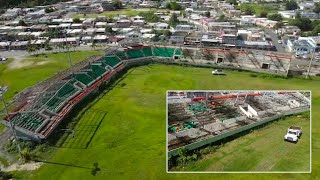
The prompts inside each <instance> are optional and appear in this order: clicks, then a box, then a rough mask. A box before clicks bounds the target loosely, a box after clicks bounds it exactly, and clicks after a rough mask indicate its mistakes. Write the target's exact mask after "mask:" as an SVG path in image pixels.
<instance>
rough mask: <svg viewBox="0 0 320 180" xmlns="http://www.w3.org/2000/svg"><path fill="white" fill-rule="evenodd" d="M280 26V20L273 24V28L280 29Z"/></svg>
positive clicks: (281, 24)
mask: <svg viewBox="0 0 320 180" xmlns="http://www.w3.org/2000/svg"><path fill="white" fill-rule="evenodd" d="M282 26H283V23H282V22H278V23H277V24H275V25H274V26H273V29H280V28H281V27H282Z"/></svg>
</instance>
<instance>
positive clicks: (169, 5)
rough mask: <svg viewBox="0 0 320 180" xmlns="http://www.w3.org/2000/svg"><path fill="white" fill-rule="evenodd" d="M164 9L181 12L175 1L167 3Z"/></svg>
mask: <svg viewBox="0 0 320 180" xmlns="http://www.w3.org/2000/svg"><path fill="white" fill-rule="evenodd" d="M166 8H167V9H170V10H175V11H178V10H182V7H181V5H180V4H178V3H177V2H176V1H173V2H168V3H167V4H166Z"/></svg>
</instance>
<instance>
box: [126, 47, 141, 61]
mask: <svg viewBox="0 0 320 180" xmlns="http://www.w3.org/2000/svg"><path fill="white" fill-rule="evenodd" d="M127 55H128V58H129V59H135V58H142V57H144V54H143V53H142V51H141V50H140V49H131V50H128V51H127Z"/></svg>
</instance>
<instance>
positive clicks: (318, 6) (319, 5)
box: [313, 2, 320, 14]
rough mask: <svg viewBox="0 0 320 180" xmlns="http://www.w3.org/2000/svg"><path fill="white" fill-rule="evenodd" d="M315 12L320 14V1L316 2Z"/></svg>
mask: <svg viewBox="0 0 320 180" xmlns="http://www.w3.org/2000/svg"><path fill="white" fill-rule="evenodd" d="M313 12H315V13H317V14H319V13H320V3H318V2H317V3H314V9H313Z"/></svg>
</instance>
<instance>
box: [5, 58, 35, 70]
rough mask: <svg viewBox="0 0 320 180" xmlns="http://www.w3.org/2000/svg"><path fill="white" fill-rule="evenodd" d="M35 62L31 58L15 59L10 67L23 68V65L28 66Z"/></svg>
mask: <svg viewBox="0 0 320 180" xmlns="http://www.w3.org/2000/svg"><path fill="white" fill-rule="evenodd" d="M32 64H33V62H32V61H30V60H17V59H15V60H13V61H12V62H11V63H10V64H9V65H8V67H9V69H20V68H23V67H26V66H30V65H32Z"/></svg>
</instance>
